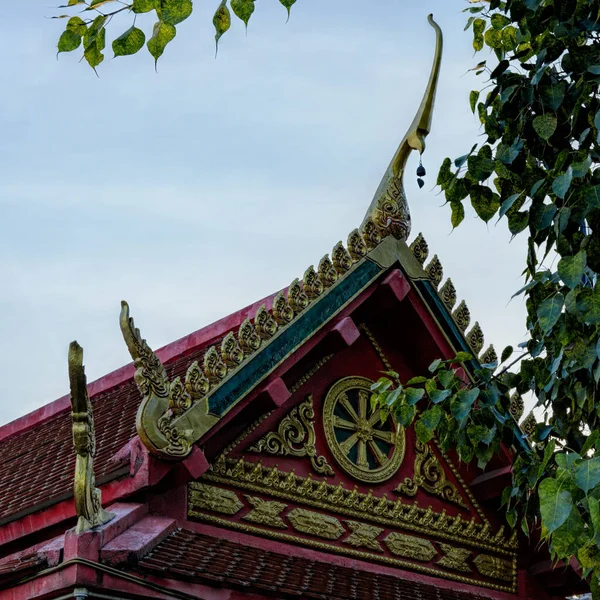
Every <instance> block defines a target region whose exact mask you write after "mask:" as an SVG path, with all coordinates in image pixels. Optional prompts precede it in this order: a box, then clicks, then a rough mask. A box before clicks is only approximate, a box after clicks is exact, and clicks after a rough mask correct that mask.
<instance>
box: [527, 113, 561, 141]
mask: <svg viewBox="0 0 600 600" xmlns="http://www.w3.org/2000/svg"><path fill="white" fill-rule="evenodd" d="M557 123H558V121H557V120H556V117H555V116H554V115H552V114H550V113H548V114H545V115H540V116H538V117H536V118H535V119H533V128H534V129H535V131H536V133H537V134H538V135H539V136H540V137H541V138H542V139H543V140H546V141H547V140H549V139H550V138H551V137H552V134H553V133H554V132H555V131H556V126H557Z"/></svg>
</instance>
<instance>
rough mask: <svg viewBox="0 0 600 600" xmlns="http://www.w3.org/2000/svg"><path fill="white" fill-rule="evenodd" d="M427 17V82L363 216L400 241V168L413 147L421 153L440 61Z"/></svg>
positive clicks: (405, 222) (405, 215) (404, 225)
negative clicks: (430, 48) (431, 48)
mask: <svg viewBox="0 0 600 600" xmlns="http://www.w3.org/2000/svg"><path fill="white" fill-rule="evenodd" d="M427 20H428V21H429V24H430V25H431V26H432V27H433V29H434V30H435V33H436V46H435V54H434V58H433V66H432V68H431V74H430V76H429V83H428V84H427V88H426V89H425V93H424V95H423V100H422V101H421V105H420V106H419V110H418V111H417V114H416V115H415V118H414V119H413V122H412V123H411V125H410V127H409V128H408V131H407V132H406V135H405V136H404V138H403V139H402V141H401V142H400V145H399V146H398V150H396V153H395V154H394V156H393V158H392V161H391V162H390V164H389V166H388V168H387V170H386V172H385V173H384V175H383V178H382V180H381V183H380V184H379V187H378V188H377V191H376V192H375V196H374V197H373V201H372V202H371V205H370V206H369V210H367V214H366V215H365V220H367V219H369V218H372V219H373V221H374V222H375V224H376V225H377V227H378V228H379V229H380V230H381V231H382V233H383V235H388V234H391V235H393V236H394V237H395V238H398V239H401V240H406V239H407V238H408V236H409V234H410V212H409V210H408V203H407V201H406V194H405V192H404V185H403V181H402V179H403V176H404V169H405V168H406V162H407V160H408V157H409V156H410V153H411V152H412V151H413V150H418V152H419V154H423V151H424V150H425V138H426V137H427V135H428V134H429V131H430V129H431V120H432V117H433V106H434V103H435V93H436V90H437V84H438V79H439V74H440V65H441V61H442V46H443V37H442V30H441V29H440V27H439V25H438V24H437V23H436V22H435V21H434V20H433V15H429V16H428V17H427ZM419 172H421V173H423V172H424V169H423V168H422V167H420V171H419Z"/></svg>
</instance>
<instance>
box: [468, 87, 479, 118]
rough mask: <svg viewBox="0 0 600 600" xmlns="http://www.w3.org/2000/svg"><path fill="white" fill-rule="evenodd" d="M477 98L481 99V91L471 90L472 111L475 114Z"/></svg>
mask: <svg viewBox="0 0 600 600" xmlns="http://www.w3.org/2000/svg"><path fill="white" fill-rule="evenodd" d="M477 100H479V92H478V91H477V90H473V91H471V93H470V94H469V104H470V105H471V112H472V113H473V114H475V106H476V105H477Z"/></svg>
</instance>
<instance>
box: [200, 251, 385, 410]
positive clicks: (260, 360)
mask: <svg viewBox="0 0 600 600" xmlns="http://www.w3.org/2000/svg"><path fill="white" fill-rule="evenodd" d="M382 271H383V269H382V268H381V267H379V266H378V265H377V264H375V263H374V262H371V261H370V260H366V261H365V262H363V263H362V264H360V265H358V266H357V267H356V268H355V269H354V271H352V273H350V274H349V275H348V276H347V277H345V278H344V279H342V280H341V281H340V282H338V283H337V284H336V285H335V286H334V287H333V288H332V289H331V290H330V291H329V292H328V293H327V294H326V295H325V296H323V297H322V298H321V299H320V300H317V301H316V302H315V303H314V304H312V305H311V306H310V307H309V308H308V309H306V310H305V311H304V312H303V313H302V314H301V315H300V316H299V317H298V318H297V319H296V320H295V321H294V322H293V323H292V324H291V325H290V326H289V327H288V328H287V329H286V330H285V331H283V332H282V333H281V334H279V335H278V336H277V337H276V338H275V339H273V340H272V341H271V343H270V344H269V345H268V346H266V347H265V348H264V349H263V350H261V351H259V352H258V354H257V355H256V356H255V357H254V358H253V359H252V360H251V361H250V362H249V363H248V364H247V365H245V366H244V367H243V368H242V369H241V370H240V371H239V372H238V373H236V374H235V375H234V376H233V377H232V378H231V379H230V380H228V381H227V382H225V383H224V384H223V385H222V386H221V387H220V388H219V389H218V390H216V391H215V393H214V394H212V395H211V397H210V399H209V411H210V413H211V414H213V415H217V416H221V415H222V414H223V413H225V412H226V411H227V409H229V408H231V407H232V406H233V405H234V404H235V403H236V402H237V401H238V400H240V399H241V398H242V397H243V396H245V395H246V394H247V393H248V392H249V391H250V390H251V389H252V388H253V387H254V386H255V385H256V384H257V383H259V382H260V381H261V379H262V378H263V377H265V376H266V375H268V374H269V373H270V372H271V371H272V370H273V369H274V368H275V367H276V366H277V365H278V364H279V363H280V362H281V361H282V360H283V359H284V358H285V357H286V356H287V355H288V354H290V353H291V352H293V351H295V350H296V349H297V348H299V347H300V346H301V345H302V344H303V343H304V342H305V341H306V340H308V339H309V338H310V337H311V336H312V334H313V333H315V332H316V331H318V330H319V328H320V327H321V326H322V325H323V324H324V323H326V322H327V321H328V320H329V319H330V318H331V317H332V316H334V315H335V314H336V313H337V312H338V311H339V310H340V309H341V308H342V307H343V306H344V305H345V304H346V303H347V302H348V301H349V300H351V299H352V298H354V297H355V296H356V295H357V294H358V293H359V292H361V291H362V290H363V289H364V288H365V287H366V286H367V285H368V284H369V283H370V282H371V281H373V280H374V279H375V278H376V277H377V276H378V275H379V274H380V273H382Z"/></svg>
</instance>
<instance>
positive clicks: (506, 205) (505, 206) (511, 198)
mask: <svg viewBox="0 0 600 600" xmlns="http://www.w3.org/2000/svg"><path fill="white" fill-rule="evenodd" d="M522 193H523V192H519V193H518V194H513V195H512V196H509V197H508V198H507V199H506V200H504V202H502V205H501V206H500V212H499V213H498V219H501V218H502V217H503V216H504V215H505V214H506V211H507V210H510V208H511V207H512V205H513V204H514V203H515V202H516V201H517V199H518V198H519V196H520V195H521V194H522Z"/></svg>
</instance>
